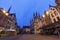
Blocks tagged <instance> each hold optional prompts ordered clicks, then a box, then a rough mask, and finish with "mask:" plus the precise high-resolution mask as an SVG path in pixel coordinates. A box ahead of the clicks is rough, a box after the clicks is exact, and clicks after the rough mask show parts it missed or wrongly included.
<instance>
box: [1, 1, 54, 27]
mask: <svg viewBox="0 0 60 40" xmlns="http://www.w3.org/2000/svg"><path fill="white" fill-rule="evenodd" d="M49 4H50V5H53V6H55V0H0V8H4V9H5V10H8V9H9V7H10V6H12V9H11V11H10V12H12V13H16V18H17V22H18V25H19V26H21V27H22V26H23V25H29V24H30V20H31V19H32V18H33V12H36V11H37V12H38V13H40V15H43V13H44V11H45V10H48V9H49Z"/></svg>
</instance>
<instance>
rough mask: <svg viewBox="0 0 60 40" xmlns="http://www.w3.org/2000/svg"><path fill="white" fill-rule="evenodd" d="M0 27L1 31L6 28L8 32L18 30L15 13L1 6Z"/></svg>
mask: <svg viewBox="0 0 60 40" xmlns="http://www.w3.org/2000/svg"><path fill="white" fill-rule="evenodd" d="M0 28H1V29H0V30H1V31H3V30H5V31H7V32H12V31H13V32H16V28H17V27H16V18H15V14H11V13H9V12H8V11H6V10H4V9H3V8H0ZM1 31H0V32H1ZM12 34H13V33H12ZM15 35H16V33H15Z"/></svg>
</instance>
